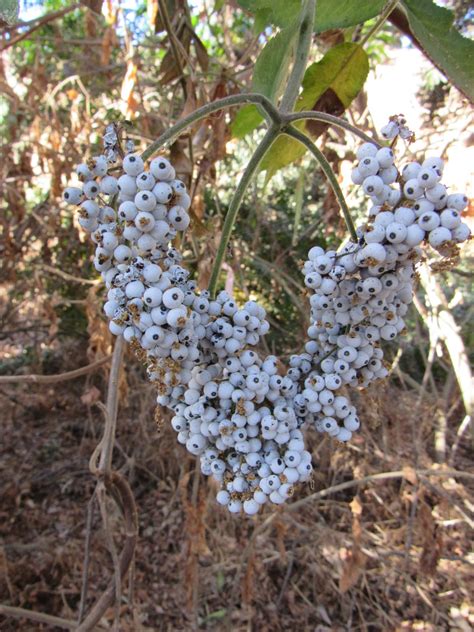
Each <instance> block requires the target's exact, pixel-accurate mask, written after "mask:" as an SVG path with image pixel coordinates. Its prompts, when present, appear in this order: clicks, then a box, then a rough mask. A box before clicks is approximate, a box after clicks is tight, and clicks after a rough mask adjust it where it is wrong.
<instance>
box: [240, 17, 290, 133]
mask: <svg viewBox="0 0 474 632" xmlns="http://www.w3.org/2000/svg"><path fill="white" fill-rule="evenodd" d="M296 26H297V21H296V20H295V21H293V23H292V24H290V25H289V26H288V27H287V28H285V29H283V30H281V31H279V32H278V33H277V34H276V35H275V36H274V37H272V38H271V39H270V40H269V41H268V42H267V44H266V45H265V46H264V48H263V50H262V52H261V53H260V55H259V56H258V58H257V61H256V63H255V68H254V72H253V78H252V92H258V93H260V94H263V95H264V96H266V97H268V98H269V99H270V101H272V102H273V103H276V102H277V100H278V98H279V97H280V96H281V94H282V92H283V89H284V87H285V82H286V79H287V78H288V72H289V69H290V66H291V62H292V60H293V56H294V50H295V44H296V35H297V32H298V31H297V28H296ZM261 121H262V116H261V115H260V113H259V112H258V110H257V108H256V107H255V106H254V105H249V106H245V107H244V108H242V109H241V110H240V111H239V112H238V113H237V117H236V119H235V121H234V123H233V125H232V134H233V135H234V136H237V137H238V138H242V137H243V136H245V135H246V134H248V133H249V132H251V131H252V130H253V129H255V128H256V127H257V126H258V125H259V124H260V123H261Z"/></svg>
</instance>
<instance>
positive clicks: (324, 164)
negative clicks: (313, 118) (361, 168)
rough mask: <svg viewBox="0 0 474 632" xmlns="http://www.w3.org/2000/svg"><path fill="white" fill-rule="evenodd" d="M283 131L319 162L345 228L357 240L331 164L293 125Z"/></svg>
mask: <svg viewBox="0 0 474 632" xmlns="http://www.w3.org/2000/svg"><path fill="white" fill-rule="evenodd" d="M283 131H284V133H285V134H287V135H288V136H291V137H292V138H295V139H296V140H298V141H299V142H300V143H302V144H303V145H304V146H305V147H306V148H307V149H309V151H310V152H311V153H312V154H313V156H314V157H315V158H316V160H317V161H318V162H319V164H320V166H321V169H322V170H323V171H324V174H325V176H326V178H327V179H328V180H329V184H330V185H331V187H332V190H333V191H334V194H335V196H336V198H337V200H338V202H339V206H340V207H341V211H342V214H343V216H344V221H345V222H346V226H347V229H348V231H349V233H350V235H351V238H352V239H353V241H355V242H357V233H356V229H355V226H354V222H353V221H352V217H351V214H350V211H349V207H348V206H347V203H346V200H345V198H344V194H343V193H342V190H341V187H340V186H339V182H338V181H337V178H336V175H335V174H334V171H333V170H332V167H331V165H330V164H329V162H328V161H327V159H326V157H325V156H324V154H323V152H322V151H321V150H320V149H318V148H317V147H316V145H315V144H314V143H313V141H312V140H311V139H310V138H308V137H307V136H306V135H305V134H303V133H302V132H300V131H299V130H297V129H295V128H294V127H291V126H289V127H286V128H284V130H283Z"/></svg>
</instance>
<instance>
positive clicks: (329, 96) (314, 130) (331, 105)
mask: <svg viewBox="0 0 474 632" xmlns="http://www.w3.org/2000/svg"><path fill="white" fill-rule="evenodd" d="M313 110H314V111H315V112H325V113H326V114H332V115H333V116H341V114H343V112H344V110H345V107H344V103H343V102H342V101H341V99H340V98H339V97H338V96H337V94H336V93H335V92H334V90H333V89H332V88H328V89H327V90H326V92H324V93H323V94H322V95H321V96H320V97H319V99H318V100H317V101H316V103H315V104H314V107H313ZM306 127H307V129H308V130H309V131H310V132H311V134H312V135H313V136H314V137H315V138H318V137H319V136H321V134H322V133H323V132H325V131H326V130H327V128H328V127H329V125H326V123H321V122H320V121H308V122H307V123H306Z"/></svg>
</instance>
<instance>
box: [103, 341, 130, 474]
mask: <svg viewBox="0 0 474 632" xmlns="http://www.w3.org/2000/svg"><path fill="white" fill-rule="evenodd" d="M123 349H124V340H123V338H122V336H119V337H118V338H117V340H116V342H115V347H114V353H113V355H112V366H111V368H110V376H109V387H108V392H107V408H106V423H105V428H104V434H103V438H102V440H101V442H100V445H101V447H102V451H101V455H100V461H99V472H100V473H101V474H108V473H109V472H111V470H112V452H113V449H114V442H115V428H116V425H117V410H118V385H119V378H120V368H121V364H122V356H123Z"/></svg>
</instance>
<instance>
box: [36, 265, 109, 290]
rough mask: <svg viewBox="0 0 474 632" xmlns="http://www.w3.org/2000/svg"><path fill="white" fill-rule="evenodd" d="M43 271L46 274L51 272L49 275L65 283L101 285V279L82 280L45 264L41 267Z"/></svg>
mask: <svg viewBox="0 0 474 632" xmlns="http://www.w3.org/2000/svg"><path fill="white" fill-rule="evenodd" d="M41 268H42V269H43V270H46V271H47V272H51V274H56V275H57V276H60V277H61V278H63V279H65V280H66V281H74V283H84V284H85V285H98V284H99V283H101V279H82V278H80V277H76V276H74V275H72V274H69V273H68V272H64V271H63V270H59V269H58V268H53V266H48V265H46V264H45V263H43V265H42V266H41Z"/></svg>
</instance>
